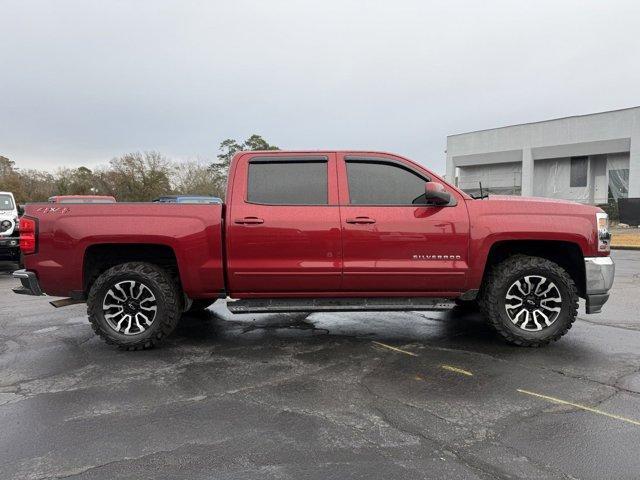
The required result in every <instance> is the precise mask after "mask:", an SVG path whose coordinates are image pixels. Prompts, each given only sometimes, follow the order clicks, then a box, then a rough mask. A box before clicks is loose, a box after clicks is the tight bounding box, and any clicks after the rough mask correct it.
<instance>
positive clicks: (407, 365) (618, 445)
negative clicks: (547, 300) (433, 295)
mask: <svg viewBox="0 0 640 480" xmlns="http://www.w3.org/2000/svg"><path fill="white" fill-rule="evenodd" d="M614 258H615V259H616V261H617V262H618V272H619V274H620V276H619V277H618V278H617V279H616V285H615V286H614V292H613V293H612V301H611V303H610V304H607V305H606V306H605V310H604V311H603V313H602V314H600V315H596V316H585V315H583V314H580V317H581V319H579V320H578V321H577V322H576V324H575V325H574V327H573V328H572V329H571V331H570V332H569V334H568V335H567V336H566V337H564V338H563V339H562V340H561V341H560V342H558V343H555V344H553V345H551V346H549V347H547V348H542V349H523V348H517V347H511V346H508V345H506V344H504V343H502V342H501V341H500V340H499V339H498V338H497V337H496V336H495V335H493V333H492V332H491V330H490V329H489V328H488V327H487V326H486V325H485V323H484V322H483V321H482V319H481V318H480V317H479V316H478V315H476V314H472V313H471V314H470V313H464V312H458V311H453V312H449V313H431V312H404V313H403V312H376V313H349V314H338V313H326V314H311V315H306V314H289V315H287V314H279V315H231V314H230V313H229V312H228V311H227V310H226V308H225V306H224V304H222V303H221V304H216V305H215V306H214V307H213V308H211V309H210V310H209V311H208V312H207V313H205V314H203V315H199V316H187V317H185V318H184V319H183V320H182V321H181V324H180V325H179V328H178V329H177V331H176V332H175V334H174V335H172V336H171V337H170V338H169V339H168V341H167V342H166V343H165V344H163V346H162V347H161V348H157V349H154V350H150V351H144V352H121V351H119V350H117V349H114V348H112V347H109V346H107V345H105V344H103V343H102V342H101V341H100V340H99V339H98V338H96V337H95V336H94V335H93V333H92V331H91V328H90V326H89V324H88V322H86V317H85V311H84V306H83V305H76V306H71V307H67V308H63V309H53V308H51V307H50V306H49V305H48V303H47V299H45V298H35V297H26V298H22V297H16V296H14V295H13V294H12V293H11V292H10V288H11V287H12V286H13V284H14V282H13V280H12V279H11V278H10V277H9V276H8V275H0V326H1V327H2V330H1V331H0V429H1V431H2V435H0V477H1V478H20V479H44V478H64V477H71V478H78V479H85V478H86V479H88V478H92V479H95V478H98V479H117V478H175V477H181V478H189V479H201V478H202V479H204V478H207V479H208V478H234V479H235V478H243V479H244V478H260V479H270V478H273V479H276V478H278V479H283V478H284V479H300V478H305V479H306V478H318V479H332V478H335V479H345V478H385V479H389V478H393V479H415V478H480V479H495V478H563V479H566V478H572V477H574V478H593V479H601V478H636V477H637V472H639V471H640V458H639V456H638V454H637V446H638V442H639V441H640V425H639V424H638V422H640V325H638V323H637V322H638V319H637V312H638V311H639V310H640V299H639V298H638V295H631V294H629V292H631V291H634V287H635V288H636V290H635V291H636V292H637V288H638V287H639V286H640V285H638V284H637V280H636V277H634V275H637V273H638V271H640V268H639V267H640V252H615V253H614ZM617 288H619V289H620V291H618V290H616V289H617ZM634 302H635V303H634ZM629 312H636V316H635V323H634V319H633V318H629V314H630V313H629Z"/></svg>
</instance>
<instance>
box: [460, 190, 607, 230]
mask: <svg viewBox="0 0 640 480" xmlns="http://www.w3.org/2000/svg"><path fill="white" fill-rule="evenodd" d="M467 205H468V206H469V209H470V210H471V211H472V212H475V213H476V214H480V215H519V216H526V217H529V218H531V219H533V217H535V216H544V217H549V216H564V217H566V216H577V217H583V218H588V219H589V220H593V222H594V224H595V214H596V212H602V209H601V208H599V207H595V206H593V205H585V204H583V203H578V202H571V201H569V200H560V199H555V198H541V197H517V196H511V195H491V196H489V197H488V198H484V199H482V200H480V199H476V200H468V201H467Z"/></svg>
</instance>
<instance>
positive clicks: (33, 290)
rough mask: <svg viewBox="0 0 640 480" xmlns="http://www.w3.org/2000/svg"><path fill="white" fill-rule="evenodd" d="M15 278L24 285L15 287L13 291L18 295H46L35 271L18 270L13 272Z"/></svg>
mask: <svg viewBox="0 0 640 480" xmlns="http://www.w3.org/2000/svg"><path fill="white" fill-rule="evenodd" d="M13 278H17V279H18V280H20V283H22V286H20V287H15V288H14V289H13V293H17V294H18V295H44V293H42V290H41V289H40V284H39V283H38V277H36V274H35V273H33V272H30V271H29V270H24V269H23V270H16V271H15V272H13Z"/></svg>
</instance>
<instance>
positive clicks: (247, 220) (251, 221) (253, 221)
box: [233, 217, 264, 225]
mask: <svg viewBox="0 0 640 480" xmlns="http://www.w3.org/2000/svg"><path fill="white" fill-rule="evenodd" d="M233 223H237V224H240V225H259V224H261V223H264V220H263V219H261V218H258V217H244V218H236V219H235V220H234V221H233Z"/></svg>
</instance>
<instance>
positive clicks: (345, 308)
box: [227, 297, 455, 313]
mask: <svg viewBox="0 0 640 480" xmlns="http://www.w3.org/2000/svg"><path fill="white" fill-rule="evenodd" d="M454 306H455V303H454V302H453V300H451V299H447V298H424V297H410V298H406V297H405V298H402V297H397V298H394V297H389V298H268V299H263V298H249V299H243V300H235V301H231V300H230V301H228V302H227V308H228V309H229V311H230V312H231V313H274V312H353V311H378V312H381V311H392V310H396V311H397V310H400V311H402V310H431V311H434V310H436V311H438V310H449V309H451V308H453V307H454Z"/></svg>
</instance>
